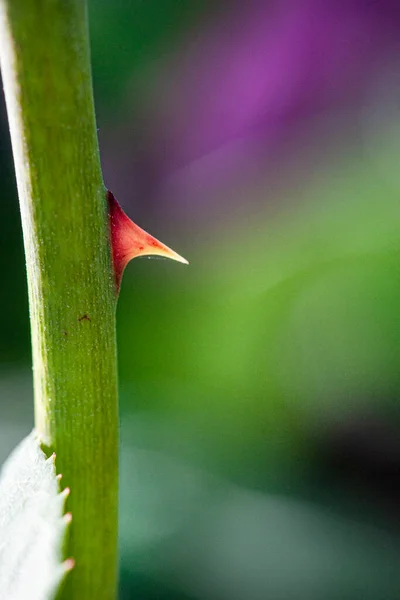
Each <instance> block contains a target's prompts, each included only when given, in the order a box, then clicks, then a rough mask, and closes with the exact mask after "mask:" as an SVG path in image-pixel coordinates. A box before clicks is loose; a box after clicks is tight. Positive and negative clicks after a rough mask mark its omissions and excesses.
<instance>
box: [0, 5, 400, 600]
mask: <svg viewBox="0 0 400 600" xmlns="http://www.w3.org/2000/svg"><path fill="white" fill-rule="evenodd" d="M89 8H90V11H89V12H90V28H91V43H92V62H93V77H94V88H95V99H96V108H97V120H98V128H99V140H100V148H101V154H102V162H103V170H104V178H105V182H106V185H107V186H108V187H109V188H110V189H111V190H112V191H113V192H114V193H115V195H116V197H117V198H118V200H119V202H120V203H121V204H122V206H123V207H124V208H125V210H126V211H127V212H128V214H129V215H130V216H131V217H132V218H133V219H134V220H135V221H136V222H137V223H138V224H140V225H141V226H142V227H144V228H145V229H147V230H148V231H150V232H151V233H153V234H154V235H155V236H156V237H158V238H160V239H161V240H163V241H164V242H165V243H167V244H168V245H171V246H172V247H173V248H174V249H175V250H177V251H178V252H179V253H181V254H183V255H184V256H185V257H186V258H188V259H189V260H190V266H189V267H188V268H185V267H181V266H180V265H177V264H173V263H169V262H167V261H162V260H146V259H140V260H137V261H134V262H133V263H132V264H131V265H129V267H128V268H127V271H126V273H125V276H124V281H123V285H122V290H121V296H120V299H119V305H118V345H119V370H120V389H121V398H120V405H121V528H120V539H121V583H120V597H121V600H128V599H131V598H132V599H133V598H135V599H136V598H140V599H143V600H156V599H160V600H167V599H168V600H172V599H173V600H175V599H176V600H189V599H190V600H192V599H199V600H203V599H204V600H209V599H210V600H214V599H215V600H219V599H225V598H227V599H228V598H229V600H232V599H238V600H241V599H246V600H249V599H250V600H253V599H254V600H258V599H270V600H281V599H282V600H292V599H293V600H300V599H303V598H304V599H306V598H307V599H308V600H313V599H321V600H322V599H323V600H331V599H332V600H336V599H337V600H339V599H340V600H347V599H349V600H350V599H351V600H392V599H393V600H395V599H398V597H399V594H400V569H399V568H398V565H399V560H400V535H399V533H400V527H399V526H400V519H399V517H400V513H399V500H400V436H399V423H400V411H399V402H398V397H399V390H400V370H399V366H400V318H399V306H400V233H399V232H400V202H399V198H400V170H399V160H400V158H399V157H400V141H399V140H400V112H399V106H400V105H399V91H400V81H399V77H398V64H399V58H400V42H399V40H400V36H399V33H400V7H399V6H397V3H396V2H395V1H394V0H382V1H381V2H380V3H372V2H368V1H367V0H352V2H347V1H346V2H345V1H344V0H335V1H333V0H327V1H326V2H325V3H321V2H319V1H318V0H304V1H302V2H297V3H293V2H290V1H289V0H287V1H286V0H283V1H282V2H280V3H277V2H272V1H271V2H268V1H265V2H262V3H260V2H253V1H251V0H250V1H249V2H240V1H238V2H235V1H233V0H232V1H231V2H224V1H222V0H220V1H216V0H114V1H111V0H91V2H90V3H89ZM76 126H77V127H79V115H77V122H76ZM0 173H1V177H2V199H3V201H2V202H1V203H0V211H1V221H0V223H1V235H0V245H1V252H0V268H1V272H2V273H3V285H2V294H1V299H0V301H1V305H0V306H1V310H0V460H1V461H3V460H4V459H5V457H6V456H7V454H8V452H9V451H10V450H11V449H12V448H13V446H14V445H15V444H16V443H17V442H18V441H19V440H20V439H21V438H22V437H23V436H24V435H25V434H26V433H27V432H28V431H29V430H30V429H31V428H32V425H33V408H32V391H31V387H32V382H31V364H30V360H31V359H30V340H29V317H28V303H27V291H26V281H25V270H24V256H23V245H22V234H21V227H20V219H19V213H18V202H17V195H16V189H15V177H14V172H13V165H12V156H11V151H10V140H9V134H8V126H7V120H6V115H5V108H4V100H3V99H2V107H1V118H0ZM61 200H62V199H60V201H61Z"/></svg>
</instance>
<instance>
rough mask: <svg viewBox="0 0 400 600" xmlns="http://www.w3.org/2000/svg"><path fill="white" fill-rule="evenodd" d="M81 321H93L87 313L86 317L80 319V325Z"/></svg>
mask: <svg viewBox="0 0 400 600" xmlns="http://www.w3.org/2000/svg"><path fill="white" fill-rule="evenodd" d="M81 321H91V318H90V317H89V315H88V314H87V313H85V314H84V315H82V316H81V317H79V319H78V322H79V323H80V322H81Z"/></svg>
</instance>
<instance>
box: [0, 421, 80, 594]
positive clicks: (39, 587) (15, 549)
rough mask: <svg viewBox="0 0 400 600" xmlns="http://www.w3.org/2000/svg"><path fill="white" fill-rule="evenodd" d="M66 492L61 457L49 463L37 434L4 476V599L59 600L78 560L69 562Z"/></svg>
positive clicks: (0, 486)
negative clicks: (59, 473)
mask: <svg viewBox="0 0 400 600" xmlns="http://www.w3.org/2000/svg"><path fill="white" fill-rule="evenodd" d="M68 493H69V490H68V489H65V490H64V491H63V492H60V477H57V475H56V468H55V455H53V456H51V457H50V458H46V455H45V454H44V452H43V451H42V449H41V447H40V442H39V439H38V436H37V434H36V432H35V431H33V432H32V433H30V434H29V435H28V436H27V437H26V438H25V439H24V440H23V441H22V442H21V443H20V444H19V445H18V446H17V447H16V448H15V450H13V452H12V453H11V454H10V456H9V457H8V459H7V460H6V462H5V463H4V465H3V467H2V469H1V471H0V598H1V599H2V600H53V599H54V598H55V597H56V595H57V592H58V589H59V587H60V585H61V584H62V582H63V579H64V577H65V575H66V573H67V572H68V571H70V570H71V568H72V567H73V561H72V560H66V561H65V560H63V551H64V548H65V540H66V534H67V528H68V525H69V523H70V521H71V515H69V514H67V515H65V514H64V513H65V500H66V498H67V496H68Z"/></svg>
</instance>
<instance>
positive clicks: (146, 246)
mask: <svg viewBox="0 0 400 600" xmlns="http://www.w3.org/2000/svg"><path fill="white" fill-rule="evenodd" d="M107 201H108V209H109V217H110V227H111V244H112V255H113V261H114V272H115V282H116V286H117V291H119V287H120V284H121V279H122V274H123V272H124V269H125V267H126V265H127V264H128V262H129V261H130V260H132V259H133V258H136V257H137V256H149V255H156V256H164V257H165V258H171V259H172V260H176V261H178V262H181V263H184V264H186V265H187V264H188V261H187V260H186V259H185V258H183V257H182V256H180V255H179V254H177V253H176V252H174V250H171V248H168V246H166V245H165V244H163V243H162V242H159V241H158V240H156V238H154V237H153V236H152V235H150V234H149V233H146V231H144V229H141V228H140V227H138V225H135V223H134V222H133V221H131V220H130V218H129V217H128V216H127V215H126V214H125V213H124V211H123V210H122V208H121V207H120V205H119V204H118V202H117V200H116V199H115V197H114V195H113V194H112V193H111V192H110V191H109V190H108V191H107Z"/></svg>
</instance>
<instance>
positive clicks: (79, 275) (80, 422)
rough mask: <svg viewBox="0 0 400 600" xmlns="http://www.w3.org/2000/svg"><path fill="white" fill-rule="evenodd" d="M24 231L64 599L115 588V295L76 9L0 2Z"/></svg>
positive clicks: (84, 45) (38, 417)
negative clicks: (66, 492) (61, 505)
mask: <svg viewBox="0 0 400 600" xmlns="http://www.w3.org/2000/svg"><path fill="white" fill-rule="evenodd" d="M0 60H1V69H2V75H3V83H4V89H5V96H6V103H7V111H8V117H9V123H10V130H11V140H12V147H13V154H14V162H15V170H16V176H17V184H18V193H19V199H20V205H21V215H22V225H23V233H24V243H25V253H26V263H27V272H28V288H29V301H30V317H31V330H32V347H33V370H34V388H35V422H36V428H37V430H38V432H39V434H40V436H41V438H42V440H43V443H44V445H45V446H47V447H48V449H51V450H52V451H53V450H54V451H55V452H56V455H57V458H56V466H57V471H58V472H59V473H62V476H63V479H62V482H63V484H64V486H68V487H70V489H71V496H70V499H69V504H68V510H70V511H71V513H72V517H73V521H72V528H71V537H70V545H69V552H68V554H69V555H70V556H72V557H73V558H74V559H75V561H76V567H75V569H74V570H73V571H72V573H71V574H70V575H69V577H68V580H67V587H66V590H65V598H69V599H71V600H72V599H73V600H75V599H76V600H89V599H90V600H93V599H94V598H96V600H102V599H104V600H106V599H107V600H110V599H112V598H114V597H115V595H116V582H117V500H118V487H117V486H118V481H117V480H118V406H117V369H116V341H115V303H116V296H115V287H114V276H113V272H112V264H111V253H110V243H109V229H108V220H107V208H106V200H105V188H104V185H103V181H102V176H101V170H100V161H99V152H98V144H97V135H96V125H95V116H94V106H93V94H92V84H91V72H90V57H89V41H88V30H87V14H86V3H85V1H84V0H0Z"/></svg>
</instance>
